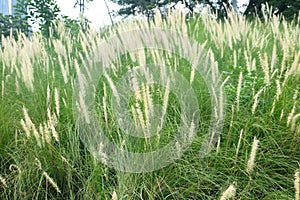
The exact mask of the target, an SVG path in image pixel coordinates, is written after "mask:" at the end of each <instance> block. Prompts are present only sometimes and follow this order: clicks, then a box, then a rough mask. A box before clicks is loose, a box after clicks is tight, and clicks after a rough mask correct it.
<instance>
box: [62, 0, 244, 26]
mask: <svg viewBox="0 0 300 200" xmlns="http://www.w3.org/2000/svg"><path fill="white" fill-rule="evenodd" d="M76 1H77V0H57V4H58V6H59V7H60V9H61V12H62V14H63V15H67V16H69V17H71V18H73V19H76V18H78V16H79V6H77V7H76V8H74V4H75V3H76ZM248 1H249V0H238V4H243V3H244V2H248ZM107 3H108V6H109V9H110V10H118V8H120V6H118V5H117V4H114V3H112V2H111V1H109V0H107ZM85 6H86V8H85V12H84V14H85V16H86V17H87V19H89V20H90V21H91V26H92V27H93V28H96V29H99V28H100V27H102V26H104V25H110V24H111V21H110V18H109V15H108V11H107V8H106V6H105V2H104V0H93V1H92V2H89V3H85ZM114 20H118V19H114Z"/></svg>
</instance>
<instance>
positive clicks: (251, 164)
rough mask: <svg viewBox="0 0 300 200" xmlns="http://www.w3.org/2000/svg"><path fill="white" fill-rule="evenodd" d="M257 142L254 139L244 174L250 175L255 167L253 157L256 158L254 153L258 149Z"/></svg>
mask: <svg viewBox="0 0 300 200" xmlns="http://www.w3.org/2000/svg"><path fill="white" fill-rule="evenodd" d="M258 142H259V140H257V139H256V137H254V140H253V143H252V148H251V153H250V158H249V160H248V163H247V169H246V172H247V173H248V174H251V173H252V171H253V168H254V165H255V157H256V152H257V148H258Z"/></svg>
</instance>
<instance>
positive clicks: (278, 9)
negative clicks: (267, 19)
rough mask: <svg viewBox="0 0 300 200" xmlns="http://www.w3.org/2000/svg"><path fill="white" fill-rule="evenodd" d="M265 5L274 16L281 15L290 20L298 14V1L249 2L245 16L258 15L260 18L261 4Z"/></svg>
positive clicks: (299, 6)
mask: <svg viewBox="0 0 300 200" xmlns="http://www.w3.org/2000/svg"><path fill="white" fill-rule="evenodd" d="M266 3H268V5H269V6H270V7H272V8H273V12H274V14H282V15H283V16H285V17H286V18H287V19H292V18H293V17H294V16H295V15H296V16H297V15H298V14H299V9H300V0H286V1H278V0H269V1H266V0H250V2H249V6H248V7H247V10H246V12H245V13H246V14H247V15H253V14H258V15H259V16H262V12H263V11H262V4H266Z"/></svg>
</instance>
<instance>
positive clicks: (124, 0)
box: [111, 0, 300, 18]
mask: <svg viewBox="0 0 300 200" xmlns="http://www.w3.org/2000/svg"><path fill="white" fill-rule="evenodd" d="M111 1H112V2H114V3H117V4H119V5H121V6H122V8H121V9H120V10H119V11H118V12H117V13H118V14H119V15H131V14H135V13H136V12H137V13H140V14H143V15H146V16H148V17H150V16H152V15H153V14H154V8H156V7H158V8H161V10H163V8H164V7H166V5H168V4H169V5H170V3H173V5H175V4H176V3H178V2H180V1H181V0H111ZM181 2H183V3H184V4H185V7H186V8H188V9H189V10H190V11H191V12H193V11H194V8H195V5H196V3H197V2H198V3H200V4H204V5H208V6H209V7H210V8H211V9H212V10H213V11H218V13H219V16H226V15H227V10H232V11H233V12H234V13H237V11H238V7H237V2H238V0H198V1H197V0H182V1H181ZM267 2H268V4H269V6H272V7H273V11H274V14H282V15H284V16H285V17H286V18H291V17H293V16H294V15H295V14H296V15H297V14H298V12H299V10H300V0H285V1H280V0H250V2H249V6H248V7H247V9H246V12H245V14H246V15H253V14H258V16H262V12H261V8H262V4H266V3H267Z"/></svg>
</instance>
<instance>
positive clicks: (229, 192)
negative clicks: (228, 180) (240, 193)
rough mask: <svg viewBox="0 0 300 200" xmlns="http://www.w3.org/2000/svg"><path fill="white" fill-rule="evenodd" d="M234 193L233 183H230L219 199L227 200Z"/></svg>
mask: <svg viewBox="0 0 300 200" xmlns="http://www.w3.org/2000/svg"><path fill="white" fill-rule="evenodd" d="M235 193H236V187H235V186H234V184H231V185H230V186H229V187H228V188H227V189H226V190H225V191H224V192H223V194H222V196H221V198H220V200H228V199H230V198H233V197H234V196H235Z"/></svg>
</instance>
